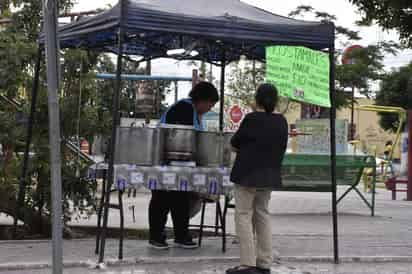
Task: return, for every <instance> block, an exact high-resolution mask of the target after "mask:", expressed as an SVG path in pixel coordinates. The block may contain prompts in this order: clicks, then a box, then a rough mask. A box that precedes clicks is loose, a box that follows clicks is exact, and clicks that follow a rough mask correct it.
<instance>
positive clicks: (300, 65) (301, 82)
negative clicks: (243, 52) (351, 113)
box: [266, 46, 331, 107]
mask: <svg viewBox="0 0 412 274" xmlns="http://www.w3.org/2000/svg"><path fill="white" fill-rule="evenodd" d="M329 69H330V68H329V56H328V54H326V53H323V52H320V51H315V50H311V49H308V48H305V47H292V46H271V47H267V48H266V80H267V81H268V82H271V83H273V84H275V85H276V87H277V88H278V90H279V93H280V95H281V96H284V97H288V98H291V99H293V100H297V101H301V102H305V103H309V104H313V105H318V106H322V107H330V106H331V105H330V97H329Z"/></svg>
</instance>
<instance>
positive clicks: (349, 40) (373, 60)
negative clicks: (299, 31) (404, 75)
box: [289, 6, 400, 108]
mask: <svg viewBox="0 0 412 274" xmlns="http://www.w3.org/2000/svg"><path fill="white" fill-rule="evenodd" d="M289 15H290V16H292V17H296V16H302V15H309V16H312V17H313V18H314V19H315V20H320V21H336V20H337V17H336V16H335V15H332V14H328V13H326V12H321V11H316V10H315V9H314V8H313V7H311V6H299V7H297V8H296V9H295V10H294V11H292V12H291V13H290V14H289ZM336 37H337V40H338V48H337V49H336V56H335V60H336V61H335V63H336V73H335V77H336V90H337V107H338V108H339V107H345V106H349V105H350V104H351V102H352V98H351V96H350V95H349V94H350V93H348V90H350V89H352V88H355V89H357V91H358V92H360V93H361V94H362V95H365V96H366V97H372V96H373V95H374V92H375V91H374V90H373V89H372V87H371V86H372V84H373V83H375V82H376V81H378V80H380V79H382V77H383V75H384V71H383V59H384V55H385V54H394V55H395V54H396V53H397V52H398V50H399V49H400V46H399V45H398V44H397V43H395V42H393V41H383V42H380V43H378V44H376V45H368V46H366V47H363V48H360V49H359V48H355V49H354V50H353V51H352V52H351V53H350V54H349V55H348V58H349V59H352V60H354V63H353V64H342V63H341V62H339V61H340V60H339V59H340V58H341V57H342V54H343V50H344V48H346V47H348V46H349V45H353V44H355V43H357V41H359V40H361V37H360V36H359V33H358V32H357V31H354V30H351V29H348V28H345V27H343V26H339V25H336Z"/></svg>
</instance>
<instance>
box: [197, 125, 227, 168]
mask: <svg viewBox="0 0 412 274" xmlns="http://www.w3.org/2000/svg"><path fill="white" fill-rule="evenodd" d="M232 136H233V134H232V133H219V132H208V131H203V132H198V133H197V150H196V163H197V164H198V165H199V166H204V167H219V166H225V167H229V166H231V163H232V153H233V152H232V149H231V145H230V139H231V138H232Z"/></svg>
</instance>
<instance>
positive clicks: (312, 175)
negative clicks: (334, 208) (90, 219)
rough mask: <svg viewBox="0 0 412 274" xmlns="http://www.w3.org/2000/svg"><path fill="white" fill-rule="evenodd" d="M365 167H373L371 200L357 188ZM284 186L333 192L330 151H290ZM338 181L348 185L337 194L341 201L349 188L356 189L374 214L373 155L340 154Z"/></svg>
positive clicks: (284, 163)
mask: <svg viewBox="0 0 412 274" xmlns="http://www.w3.org/2000/svg"><path fill="white" fill-rule="evenodd" d="M365 169H372V170H373V176H372V177H373V179H372V197H371V201H368V200H367V199H366V197H365V196H364V195H363V194H362V192H361V191H360V190H359V189H358V188H357V186H358V184H359V183H360V181H361V178H362V175H363V173H364V171H365ZM282 178H283V186H282V188H280V189H279V190H281V191H312V192H331V191H332V183H331V161H330V156H329V155H320V154H287V155H285V158H284V160H283V170H282ZM336 178H337V185H338V186H340V185H345V186H349V188H348V189H347V190H346V191H345V192H344V193H343V194H342V195H341V196H340V197H339V198H338V200H337V203H339V202H340V201H342V199H343V198H345V197H346V195H348V193H349V192H351V191H355V192H356V193H358V195H359V196H360V198H361V199H362V200H363V201H364V202H365V204H366V205H367V207H368V208H369V209H370V210H371V215H372V216H374V214H375V181H376V161H375V158H374V157H373V156H363V155H337V156H336Z"/></svg>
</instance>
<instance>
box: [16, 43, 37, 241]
mask: <svg viewBox="0 0 412 274" xmlns="http://www.w3.org/2000/svg"><path fill="white" fill-rule="evenodd" d="M41 58H42V50H41V47H40V45H39V46H38V49H37V59H36V64H35V67H34V79H33V86H32V90H31V103H30V116H29V121H28V124H27V128H26V130H27V131H26V146H25V149H24V157H23V165H22V170H21V176H20V181H19V190H18V194H17V203H16V209H15V212H14V223H13V239H16V237H17V222H18V220H19V218H20V217H21V216H20V212H23V211H21V210H20V208H22V207H23V206H24V198H25V196H26V176H27V169H28V165H29V153H30V144H31V139H32V136H33V121H34V115H35V112H36V104H37V93H38V90H39V78H40V66H41Z"/></svg>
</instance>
